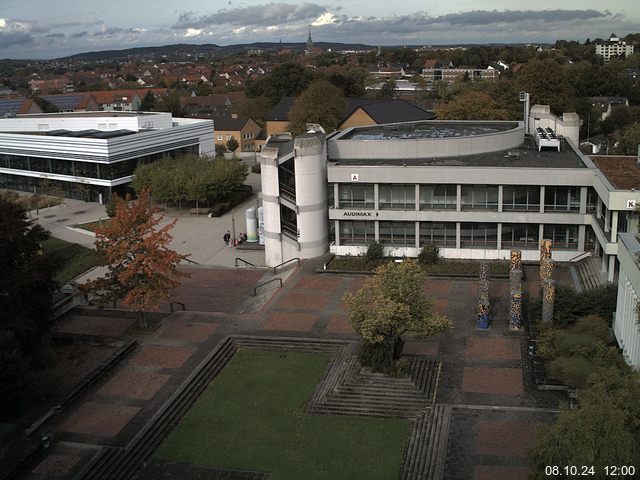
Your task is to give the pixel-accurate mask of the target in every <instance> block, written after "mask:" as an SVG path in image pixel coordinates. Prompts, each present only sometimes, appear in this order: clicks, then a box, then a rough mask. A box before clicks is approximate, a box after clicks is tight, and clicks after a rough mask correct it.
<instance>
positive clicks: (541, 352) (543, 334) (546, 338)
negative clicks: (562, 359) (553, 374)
mask: <svg viewBox="0 0 640 480" xmlns="http://www.w3.org/2000/svg"><path fill="white" fill-rule="evenodd" d="M538 328H539V332H538V345H537V350H536V353H537V354H538V356H539V357H540V358H542V359H543V360H545V361H549V360H553V359H554V358H556V356H557V355H556V348H555V339H556V336H557V335H558V333H559V332H560V331H559V330H558V329H557V328H555V327H554V326H553V325H547V324H540V325H539V327H538Z"/></svg>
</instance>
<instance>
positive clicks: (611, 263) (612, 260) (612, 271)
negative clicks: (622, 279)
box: [607, 255, 616, 282]
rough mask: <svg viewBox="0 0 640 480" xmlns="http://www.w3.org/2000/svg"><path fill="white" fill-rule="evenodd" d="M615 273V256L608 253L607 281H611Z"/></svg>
mask: <svg viewBox="0 0 640 480" xmlns="http://www.w3.org/2000/svg"><path fill="white" fill-rule="evenodd" d="M615 273H616V256H615V255H609V271H608V272H607V281H608V282H613V277H614V275H615Z"/></svg>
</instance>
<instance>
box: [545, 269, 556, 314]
mask: <svg viewBox="0 0 640 480" xmlns="http://www.w3.org/2000/svg"><path fill="white" fill-rule="evenodd" d="M555 301H556V281H555V280H552V279H546V280H545V281H544V285H543V287H542V321H543V322H546V323H551V322H553V308H554V305H555Z"/></svg>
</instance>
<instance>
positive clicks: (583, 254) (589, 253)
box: [569, 251, 591, 263]
mask: <svg viewBox="0 0 640 480" xmlns="http://www.w3.org/2000/svg"><path fill="white" fill-rule="evenodd" d="M585 255H588V256H591V252H590V251H587V252H582V253H581V254H579V255H576V256H575V257H573V258H571V259H569V263H572V262H575V261H577V260H578V259H579V258H580V257H583V256H585Z"/></svg>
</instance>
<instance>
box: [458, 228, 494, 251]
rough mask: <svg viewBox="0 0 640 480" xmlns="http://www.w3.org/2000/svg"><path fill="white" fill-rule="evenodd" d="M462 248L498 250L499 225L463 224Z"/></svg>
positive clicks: (461, 233) (461, 234)
mask: <svg viewBox="0 0 640 480" xmlns="http://www.w3.org/2000/svg"><path fill="white" fill-rule="evenodd" d="M460 246H461V247H462V248H492V249H496V248H498V224H496V223H461V224H460Z"/></svg>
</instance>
